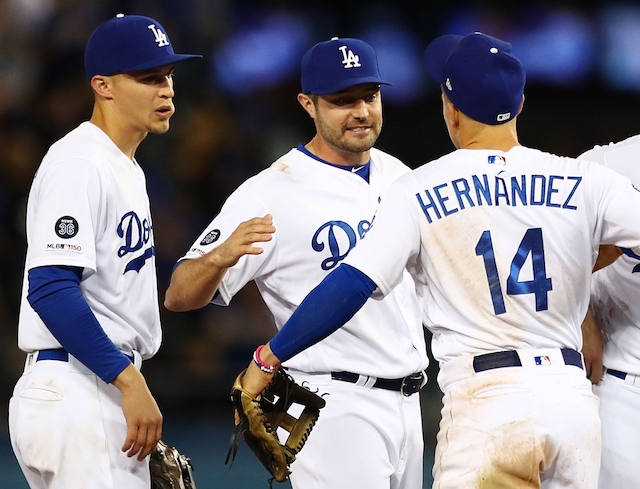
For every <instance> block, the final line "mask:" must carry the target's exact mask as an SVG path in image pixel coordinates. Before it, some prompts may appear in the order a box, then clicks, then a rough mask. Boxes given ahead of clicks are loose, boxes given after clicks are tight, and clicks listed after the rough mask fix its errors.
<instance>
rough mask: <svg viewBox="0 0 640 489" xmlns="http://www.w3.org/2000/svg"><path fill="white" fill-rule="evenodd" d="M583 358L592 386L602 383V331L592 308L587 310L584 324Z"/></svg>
mask: <svg viewBox="0 0 640 489" xmlns="http://www.w3.org/2000/svg"><path fill="white" fill-rule="evenodd" d="M582 356H583V357H584V365H585V367H586V369H587V377H588V379H589V380H590V381H591V383H592V384H597V383H598V382H600V379H601V378H602V374H603V370H604V369H603V366H602V331H600V328H599V327H598V325H597V324H596V321H595V319H594V317H593V314H592V312H591V308H589V309H588V310H587V315H586V316H585V318H584V321H583V322H582Z"/></svg>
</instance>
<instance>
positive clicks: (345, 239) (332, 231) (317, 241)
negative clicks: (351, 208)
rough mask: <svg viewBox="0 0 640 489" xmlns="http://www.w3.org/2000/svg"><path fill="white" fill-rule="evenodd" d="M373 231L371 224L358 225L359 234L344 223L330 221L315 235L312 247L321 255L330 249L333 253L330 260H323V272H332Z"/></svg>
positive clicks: (366, 222) (363, 222)
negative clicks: (359, 240)
mask: <svg viewBox="0 0 640 489" xmlns="http://www.w3.org/2000/svg"><path fill="white" fill-rule="evenodd" d="M369 229H371V222H369V221H365V220H363V221H360V222H359V223H358V232H357V234H356V232H355V231H354V230H353V228H352V227H351V226H350V225H349V224H347V223H346V222H344V221H329V222H327V223H325V224H323V225H322V226H320V228H319V229H318V230H317V231H316V232H315V233H314V234H313V238H312V240H311V247H312V248H313V250H314V251H316V252H318V253H320V252H322V251H324V250H325V247H327V248H328V251H329V252H330V253H331V256H330V257H329V258H326V259H324V260H322V264H321V267H322V269H323V270H331V269H332V268H334V267H335V266H336V265H338V264H339V263H340V262H341V261H342V260H344V259H345V258H346V257H347V255H348V254H349V252H350V251H351V250H352V249H353V247H354V246H355V245H356V243H357V241H358V237H360V239H362V238H364V236H365V234H367V232H368V231H369Z"/></svg>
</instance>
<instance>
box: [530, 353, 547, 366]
mask: <svg viewBox="0 0 640 489" xmlns="http://www.w3.org/2000/svg"><path fill="white" fill-rule="evenodd" d="M534 359H535V361H536V365H541V366H543V367H548V366H549V365H551V359H550V358H549V356H548V355H543V356H540V357H534Z"/></svg>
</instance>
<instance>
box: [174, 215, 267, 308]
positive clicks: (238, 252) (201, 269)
mask: <svg viewBox="0 0 640 489" xmlns="http://www.w3.org/2000/svg"><path fill="white" fill-rule="evenodd" d="M275 230H276V228H275V227H274V226H273V217H272V216H271V215H270V214H267V215H266V216H264V217H254V218H253V219H250V220H248V221H245V222H243V223H241V224H240V225H239V226H238V228H237V229H236V230H235V231H234V232H233V233H232V234H231V236H229V238H228V239H227V240H226V241H225V242H224V243H222V244H221V245H220V246H218V247H217V248H215V249H213V250H211V251H210V252H209V253H207V254H206V255H204V256H201V257H200V258H196V259H193V260H183V261H182V262H180V263H179V264H178V266H177V267H176V268H175V270H174V271H173V274H172V275H171V283H170V284H169V288H168V289H167V292H166V294H165V298H164V305H165V307H166V308H167V309H169V310H170V311H175V312H184V311H191V310H193V309H200V308H202V307H204V306H206V305H207V304H209V302H211V300H212V299H213V296H214V294H215V293H216V291H217V290H218V286H219V285H220V282H221V281H222V278H223V277H224V274H225V273H226V271H227V269H228V268H230V267H232V266H234V265H235V264H236V263H238V260H239V259H240V258H241V257H242V256H244V255H259V254H260V253H262V251H263V249H262V248H260V247H257V246H254V244H255V243H260V242H266V241H270V240H271V239H272V238H273V236H272V234H273V233H274V232H275Z"/></svg>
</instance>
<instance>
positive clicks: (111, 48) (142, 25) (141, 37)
mask: <svg viewBox="0 0 640 489" xmlns="http://www.w3.org/2000/svg"><path fill="white" fill-rule="evenodd" d="M201 57H202V56H200V55H199V54H175V53H174V52H173V46H172V45H171V41H169V36H168V35H167V32H166V31H165V30H164V28H163V27H162V26H161V25H160V23H159V22H158V21H156V20H153V19H151V18H150V17H143V16H141V15H124V14H118V15H116V16H115V17H113V18H112V19H109V20H108V21H106V22H105V23H103V24H102V25H100V26H99V27H98V28H97V29H96V30H95V31H93V34H91V37H89V40H88V41H87V46H86V48H85V53H84V67H85V72H86V75H87V79H88V80H91V78H93V77H94V76H95V75H114V74H116V73H127V72H132V71H141V70H149V69H152V68H159V67H161V66H167V65H172V64H174V63H177V62H179V61H184V60H187V59H192V58H201Z"/></svg>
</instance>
